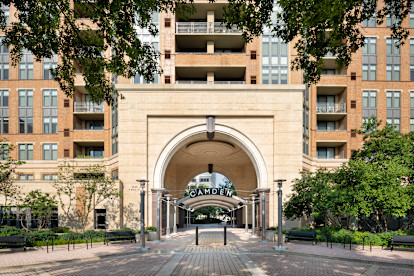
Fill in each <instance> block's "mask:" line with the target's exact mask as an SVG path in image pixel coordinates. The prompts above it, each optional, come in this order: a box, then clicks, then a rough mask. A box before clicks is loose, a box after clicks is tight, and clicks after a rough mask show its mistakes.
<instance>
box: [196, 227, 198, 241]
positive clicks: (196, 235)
mask: <svg viewBox="0 0 414 276" xmlns="http://www.w3.org/2000/svg"><path fill="white" fill-rule="evenodd" d="M196 245H198V226H196Z"/></svg>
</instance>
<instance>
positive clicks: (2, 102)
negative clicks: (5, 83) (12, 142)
mask: <svg viewBox="0 0 414 276" xmlns="http://www.w3.org/2000/svg"><path fill="white" fill-rule="evenodd" d="M0 133H1V134H7V133H9V91H8V90H0Z"/></svg>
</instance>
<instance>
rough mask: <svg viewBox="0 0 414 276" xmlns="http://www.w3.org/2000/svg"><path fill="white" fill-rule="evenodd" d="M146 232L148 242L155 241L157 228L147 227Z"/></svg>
mask: <svg viewBox="0 0 414 276" xmlns="http://www.w3.org/2000/svg"><path fill="white" fill-rule="evenodd" d="M147 231H148V240H149V241H155V240H156V239H157V227H155V226H148V227H147Z"/></svg>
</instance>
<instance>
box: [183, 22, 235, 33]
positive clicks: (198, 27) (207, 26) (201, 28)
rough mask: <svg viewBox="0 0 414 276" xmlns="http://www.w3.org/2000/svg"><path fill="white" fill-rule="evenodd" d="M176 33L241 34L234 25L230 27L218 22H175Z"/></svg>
mask: <svg viewBox="0 0 414 276" xmlns="http://www.w3.org/2000/svg"><path fill="white" fill-rule="evenodd" d="M175 33H176V34H241V31H240V30H238V29H237V27H236V26H232V27H231V28H230V29H227V28H226V25H225V24H223V23H220V22H177V23H175Z"/></svg>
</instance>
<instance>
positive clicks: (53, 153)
mask: <svg viewBox="0 0 414 276" xmlns="http://www.w3.org/2000/svg"><path fill="white" fill-rule="evenodd" d="M57 155H58V145H57V144H43V160H57Z"/></svg>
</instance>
